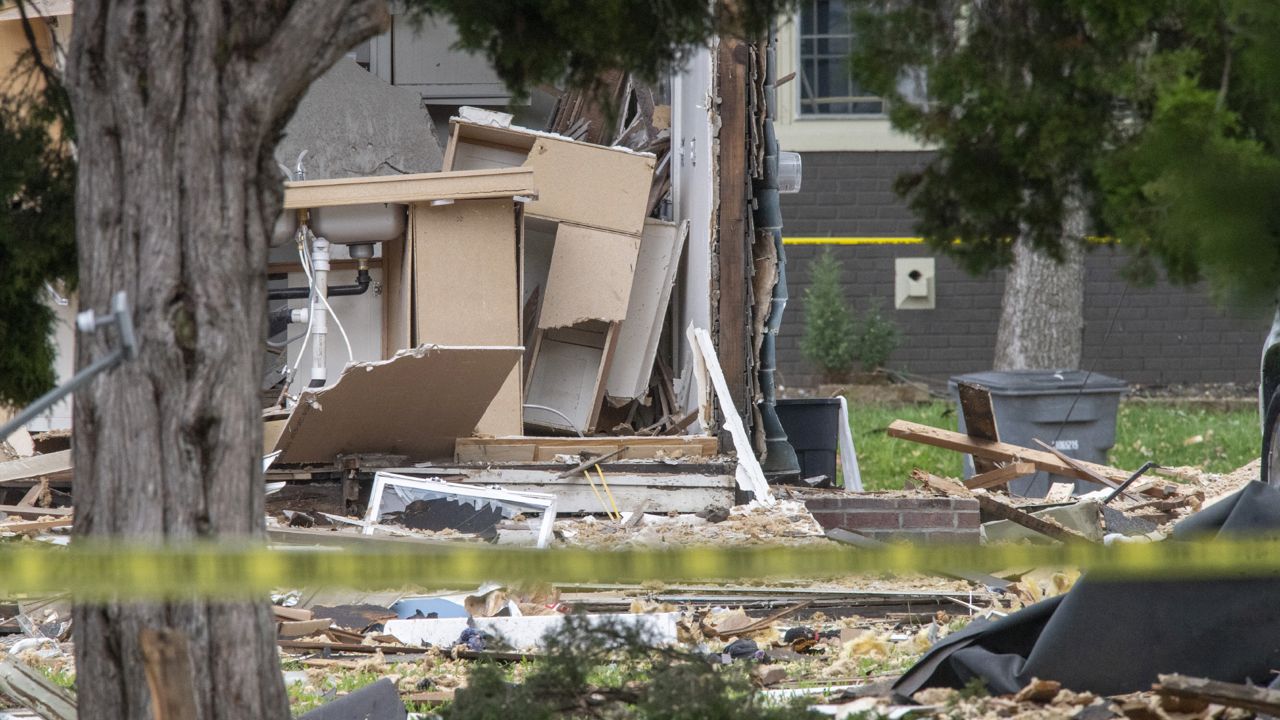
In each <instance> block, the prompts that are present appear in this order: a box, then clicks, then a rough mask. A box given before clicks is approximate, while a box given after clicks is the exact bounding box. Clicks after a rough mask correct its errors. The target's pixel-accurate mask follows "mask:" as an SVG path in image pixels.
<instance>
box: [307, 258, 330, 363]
mask: <svg viewBox="0 0 1280 720" xmlns="http://www.w3.org/2000/svg"><path fill="white" fill-rule="evenodd" d="M311 271H312V272H313V273H314V276H313V277H312V279H311V281H312V291H311V383H310V387H322V386H324V385H325V383H326V382H327V380H328V374H327V371H326V365H327V363H326V361H325V352H326V347H325V338H326V336H327V335H328V334H329V315H328V312H327V310H326V303H325V295H326V294H328V292H329V241H328V240H326V239H324V238H322V237H318V238H315V239H313V240H312V241H311Z"/></svg>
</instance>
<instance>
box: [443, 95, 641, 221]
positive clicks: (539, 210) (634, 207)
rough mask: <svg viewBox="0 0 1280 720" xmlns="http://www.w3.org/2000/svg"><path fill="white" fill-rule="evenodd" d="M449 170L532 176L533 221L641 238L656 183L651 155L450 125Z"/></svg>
mask: <svg viewBox="0 0 1280 720" xmlns="http://www.w3.org/2000/svg"><path fill="white" fill-rule="evenodd" d="M450 123H451V125H450V133H449V145H448V147H447V148H446V149H445V157H444V167H445V169H447V170H454V171H459V170H461V171H467V170H478V169H485V168H489V169H492V168H503V167H508V168H510V167H515V166H517V165H519V166H520V167H521V168H522V169H526V170H533V172H534V183H535V184H536V185H538V194H537V195H538V196H537V199H536V200H534V201H533V202H530V203H529V206H528V208H527V212H528V214H529V215H531V216H534V217H539V218H546V219H549V220H554V221H558V222H570V223H574V224H577V225H586V226H589V227H594V228H599V229H602V230H611V231H613V232H620V233H624V234H629V235H639V234H640V232H641V230H642V229H643V227H644V216H645V205H646V203H647V202H648V199H649V186H650V183H651V182H652V180H653V168H654V163H655V159H654V156H653V155H652V154H651V153H637V152H632V151H630V150H627V149H625V148H610V147H604V146H601V145H592V144H590V143H585V142H578V141H574V140H571V139H569V138H566V137H561V136H557V135H550V134H547V133H540V132H536V131H532V130H528V129H525V128H518V127H506V128H502V127H495V126H491V125H482V124H479V123H474V122H469V121H467V120H462V119H460V118H453V119H452V120H450Z"/></svg>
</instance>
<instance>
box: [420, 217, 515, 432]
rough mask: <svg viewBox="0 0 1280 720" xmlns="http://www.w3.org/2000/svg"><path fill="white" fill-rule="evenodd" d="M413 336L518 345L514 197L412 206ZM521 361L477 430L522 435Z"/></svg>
mask: <svg viewBox="0 0 1280 720" xmlns="http://www.w3.org/2000/svg"><path fill="white" fill-rule="evenodd" d="M411 215H412V228H413V296H414V321H413V325H414V329H415V339H416V341H417V342H421V343H438V344H448V345H520V344H521V338H520V335H521V330H520V311H521V307H522V303H521V299H520V271H519V267H520V263H519V255H520V244H519V236H518V234H517V227H516V207H515V204H514V203H513V202H512V201H511V200H510V199H509V198H508V199H498V200H469V201H466V202H456V203H453V204H449V205H436V206H433V205H414V206H413V209H412V213H411ZM520 376H521V372H520V368H519V363H517V364H516V366H514V367H512V369H511V372H510V373H509V375H508V377H507V378H506V380H505V381H504V382H503V385H502V388H501V390H500V391H499V392H498V393H497V395H496V397H494V399H493V405H492V406H491V407H490V409H489V411H488V412H486V413H485V415H484V417H483V418H482V419H481V421H480V424H479V425H478V426H477V428H476V430H477V431H478V432H481V433H484V434H495V435H508V434H518V433H519V432H521V430H522V425H521V422H522V421H521V405H522V402H521V390H520Z"/></svg>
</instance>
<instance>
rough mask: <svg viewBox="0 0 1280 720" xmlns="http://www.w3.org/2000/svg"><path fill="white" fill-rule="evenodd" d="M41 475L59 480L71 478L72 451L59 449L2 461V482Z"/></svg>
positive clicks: (28, 478)
mask: <svg viewBox="0 0 1280 720" xmlns="http://www.w3.org/2000/svg"><path fill="white" fill-rule="evenodd" d="M39 477H48V478H51V479H58V480H61V479H67V478H70V477H71V451H70V450H59V451H58V452H51V453H45V454H43V455H32V456H31V457H29V458H19V459H17V460H10V461H8V462H3V463H0V483H8V482H13V481H15V480H30V479H32V478H39Z"/></svg>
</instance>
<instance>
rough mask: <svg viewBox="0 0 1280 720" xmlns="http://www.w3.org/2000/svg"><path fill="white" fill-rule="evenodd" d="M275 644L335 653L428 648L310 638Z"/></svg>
mask: <svg viewBox="0 0 1280 720" xmlns="http://www.w3.org/2000/svg"><path fill="white" fill-rule="evenodd" d="M276 644H277V645H279V646H280V647H282V648H284V649H285V650H304V651H312V652H323V651H326V650H327V651H329V652H336V653H375V652H378V651H381V652H382V653H383V654H384V655H392V654H405V655H415V654H418V653H424V652H427V651H428V650H429V648H422V647H414V646H412V645H362V644H360V643H331V642H315V641H311V640H277V641H276Z"/></svg>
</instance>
